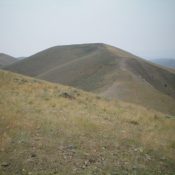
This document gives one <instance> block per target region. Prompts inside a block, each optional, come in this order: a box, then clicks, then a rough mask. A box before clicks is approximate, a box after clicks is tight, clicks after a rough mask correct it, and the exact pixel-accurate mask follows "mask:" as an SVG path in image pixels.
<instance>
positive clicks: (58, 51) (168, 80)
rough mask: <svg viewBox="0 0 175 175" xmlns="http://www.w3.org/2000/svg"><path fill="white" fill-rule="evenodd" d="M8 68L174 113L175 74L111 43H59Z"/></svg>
mask: <svg viewBox="0 0 175 175" xmlns="http://www.w3.org/2000/svg"><path fill="white" fill-rule="evenodd" d="M5 69H6V70H10V71H13V72H17V73H21V74H24V75H29V76H32V77H36V78H39V79H43V80H47V81H51V82H55V83H62V84H65V85H69V86H73V87H77V88H80V89H83V90H86V91H91V92H95V93H97V94H101V95H103V96H105V97H107V98H113V99H121V100H123V101H127V102H131V103H136V104H141V105H143V106H146V107H147V108H152V109H156V110H158V111H161V112H166V113H170V114H175V110H174V106H175V74H174V73H173V72H170V71H168V69H167V70H166V69H164V68H161V67H159V66H156V65H155V64H152V63H150V62H148V61H145V60H143V59H141V58H139V57H137V56H135V55H133V54H131V53H128V52H126V51H124V50H121V49H119V48H116V47H112V46H109V45H105V44H98V43H97V44H82V45H68V46H56V47H52V48H49V49H47V50H44V51H42V52H39V53H37V54H35V55H33V56H30V57H28V58H26V59H23V60H20V61H18V62H16V63H14V64H12V65H9V66H7V67H6V68H5Z"/></svg>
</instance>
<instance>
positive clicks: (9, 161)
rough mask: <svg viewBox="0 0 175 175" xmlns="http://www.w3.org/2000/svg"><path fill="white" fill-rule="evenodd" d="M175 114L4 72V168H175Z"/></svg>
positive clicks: (0, 120)
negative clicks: (170, 114)
mask: <svg viewBox="0 0 175 175" xmlns="http://www.w3.org/2000/svg"><path fill="white" fill-rule="evenodd" d="M174 132H175V120H174V117H173V116H166V115H164V114H163V113H158V112H156V111H153V110H152V111H151V110H147V109H145V108H143V107H140V106H137V105H132V104H129V103H124V102H121V101H110V100H105V99H103V98H101V97H98V96H95V95H93V94H91V93H86V92H83V91H80V90H77V89H74V88H70V87H66V86H62V85H55V84H51V83H48V82H44V81H39V80H35V79H32V78H27V77H24V76H20V75H17V74H13V73H9V72H6V71H0V174H2V175H13V174H30V175H36V174H173V173H174V172H175V168H174V167H175V158H174V155H175V136H174Z"/></svg>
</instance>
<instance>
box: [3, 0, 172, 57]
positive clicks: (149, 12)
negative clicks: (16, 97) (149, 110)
mask: <svg viewBox="0 0 175 175" xmlns="http://www.w3.org/2000/svg"><path fill="white" fill-rule="evenodd" d="M93 42H95V43H96V42H98V43H99V42H102V43H107V44H111V45H114V46H116V47H119V48H122V49H124V50H127V51H130V52H132V53H134V54H136V55H138V56H142V57H144V58H172V57H173V58H175V0H0V52H3V53H7V54H10V55H12V56H16V57H20V56H29V55H32V54H34V53H36V52H38V51H41V50H43V49H46V48H49V47H51V46H55V45H65V44H77V43H93Z"/></svg>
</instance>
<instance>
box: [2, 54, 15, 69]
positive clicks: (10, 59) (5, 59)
mask: <svg viewBox="0 0 175 175" xmlns="http://www.w3.org/2000/svg"><path fill="white" fill-rule="evenodd" d="M15 61H17V59H16V58H14V57H12V56H10V55H7V54H4V53H0V67H3V66H7V65H9V64H12V63H14V62H15Z"/></svg>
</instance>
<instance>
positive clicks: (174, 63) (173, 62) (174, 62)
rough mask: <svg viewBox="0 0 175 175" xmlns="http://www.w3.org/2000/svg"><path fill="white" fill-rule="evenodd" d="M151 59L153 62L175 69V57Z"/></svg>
mask: <svg viewBox="0 0 175 175" xmlns="http://www.w3.org/2000/svg"><path fill="white" fill-rule="evenodd" d="M150 61H151V62H153V63H156V64H159V65H161V66H166V67H169V68H174V69H175V59H173V58H160V59H152V60H150Z"/></svg>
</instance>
